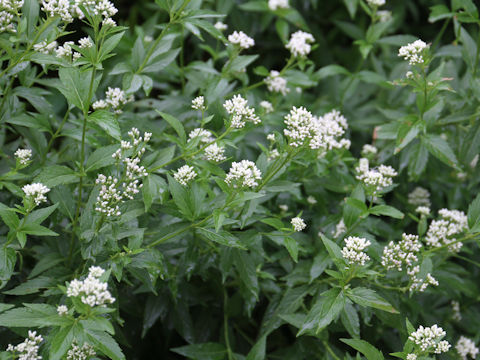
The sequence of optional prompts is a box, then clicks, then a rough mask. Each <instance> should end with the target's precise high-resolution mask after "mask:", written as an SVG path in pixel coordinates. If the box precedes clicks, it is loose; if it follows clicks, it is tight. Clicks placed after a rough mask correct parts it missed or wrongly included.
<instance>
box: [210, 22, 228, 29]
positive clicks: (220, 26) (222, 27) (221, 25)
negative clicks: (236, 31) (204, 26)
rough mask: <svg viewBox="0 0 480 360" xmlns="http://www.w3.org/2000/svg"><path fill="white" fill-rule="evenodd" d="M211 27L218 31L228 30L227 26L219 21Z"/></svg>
mask: <svg viewBox="0 0 480 360" xmlns="http://www.w3.org/2000/svg"><path fill="white" fill-rule="evenodd" d="M213 26H215V29H217V30H220V31H225V30H227V29H228V25H227V24H224V23H223V22H221V21H217V22H216V23H215V25H213Z"/></svg>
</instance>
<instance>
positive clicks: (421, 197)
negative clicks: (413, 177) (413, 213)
mask: <svg viewBox="0 0 480 360" xmlns="http://www.w3.org/2000/svg"><path fill="white" fill-rule="evenodd" d="M408 203H409V204H410V205H414V206H427V207H430V206H431V203H430V192H429V191H428V190H427V189H424V188H422V187H420V186H417V187H416V188H415V189H414V190H413V191H412V192H411V193H409V194H408Z"/></svg>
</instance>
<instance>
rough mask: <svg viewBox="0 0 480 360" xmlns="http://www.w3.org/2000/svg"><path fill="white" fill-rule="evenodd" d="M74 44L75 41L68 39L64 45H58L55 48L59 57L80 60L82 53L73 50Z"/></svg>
mask: <svg viewBox="0 0 480 360" xmlns="http://www.w3.org/2000/svg"><path fill="white" fill-rule="evenodd" d="M73 44H74V43H73V41H67V42H65V43H64V44H63V45H61V46H59V47H57V48H56V49H55V53H56V54H57V58H63V59H66V60H68V61H71V60H72V59H73V60H74V61H75V60H78V59H79V58H80V57H81V56H82V54H80V53H79V52H76V51H73V48H72V45H73Z"/></svg>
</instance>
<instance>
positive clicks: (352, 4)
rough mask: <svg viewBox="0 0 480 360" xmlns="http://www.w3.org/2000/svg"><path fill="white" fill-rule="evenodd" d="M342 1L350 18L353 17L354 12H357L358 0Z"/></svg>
mask: <svg viewBox="0 0 480 360" xmlns="http://www.w3.org/2000/svg"><path fill="white" fill-rule="evenodd" d="M343 3H344V4H345V6H346V8H347V10H348V14H349V15H350V19H354V18H355V14H356V13H357V6H358V0H343Z"/></svg>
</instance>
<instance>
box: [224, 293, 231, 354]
mask: <svg viewBox="0 0 480 360" xmlns="http://www.w3.org/2000/svg"><path fill="white" fill-rule="evenodd" d="M227 302H228V296H227V290H226V289H225V288H223V333H224V337H225V346H226V347H227V356H228V360H233V353H232V348H231V347H230V339H229V336H228V315H227Z"/></svg>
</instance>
